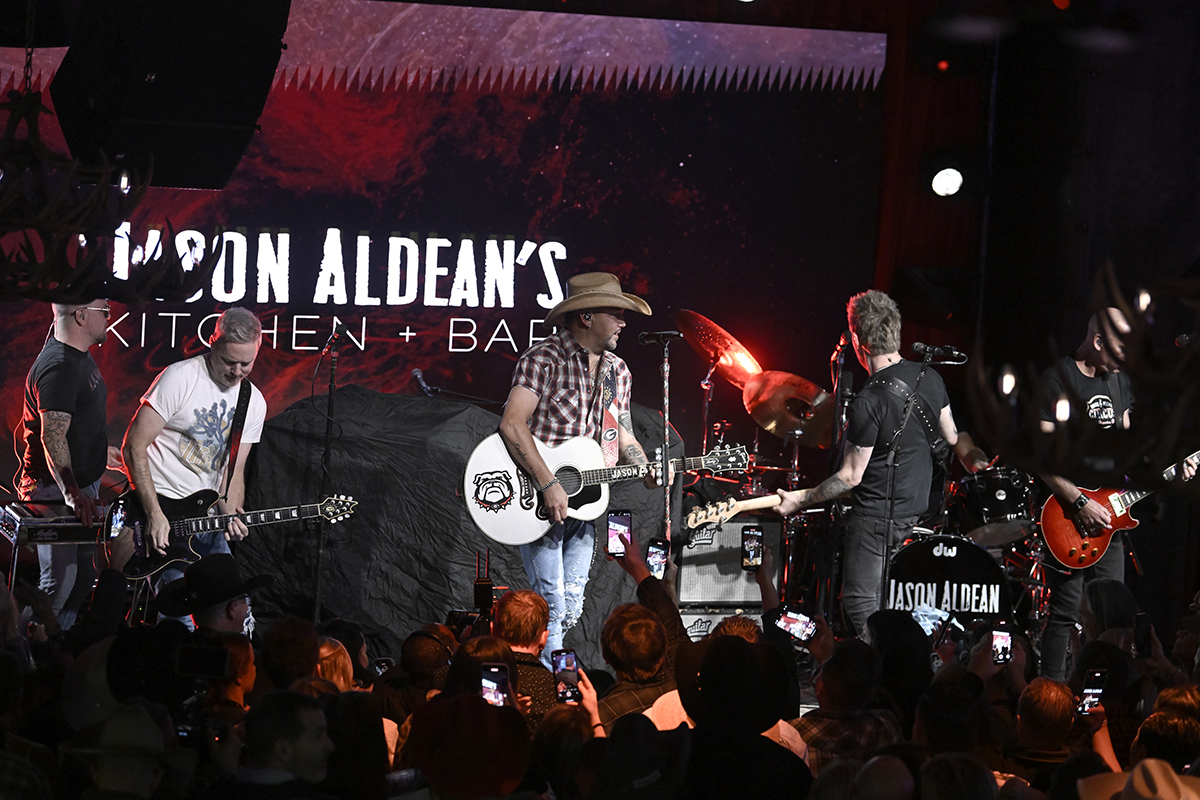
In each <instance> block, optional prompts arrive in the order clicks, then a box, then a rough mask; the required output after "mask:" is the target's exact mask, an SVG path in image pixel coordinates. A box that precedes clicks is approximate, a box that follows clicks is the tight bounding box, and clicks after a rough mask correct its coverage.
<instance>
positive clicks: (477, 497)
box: [463, 433, 750, 544]
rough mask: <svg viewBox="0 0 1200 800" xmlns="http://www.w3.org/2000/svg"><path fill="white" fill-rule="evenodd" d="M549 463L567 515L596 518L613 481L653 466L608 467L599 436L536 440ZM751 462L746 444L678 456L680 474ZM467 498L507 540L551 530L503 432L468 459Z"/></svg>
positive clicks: (484, 526)
mask: <svg viewBox="0 0 1200 800" xmlns="http://www.w3.org/2000/svg"><path fill="white" fill-rule="evenodd" d="M533 443H534V446H535V447H536V448H537V451H538V453H539V454H540V455H541V457H542V459H543V460H544V461H545V462H546V466H547V467H549V468H550V471H551V472H553V473H554V477H556V478H558V483H559V485H560V486H562V488H563V490H564V491H566V493H567V498H568V500H567V503H568V508H567V516H569V517H572V518H574V519H583V520H590V519H595V518H596V517H598V516H600V515H601V514H603V513H604V512H605V511H606V510H607V509H608V484H610V483H616V482H618V481H632V480H639V479H642V478H645V477H646V475H647V474H648V473H649V472H650V469H651V468H652V467H653V465H652V464H618V465H617V466H615V467H606V466H604V453H603V451H601V449H600V445H599V444H598V443H597V442H596V440H595V439H591V438H589V437H587V436H576V437H574V438H571V439H567V440H566V441H565V442H563V443H561V444H559V445H555V446H553V447H552V446H550V445H547V444H545V443H543V442H540V441H538V440H537V439H534V440H533ZM749 465H750V459H749V456H748V455H747V453H746V448H745V447H737V448H731V447H728V446H727V447H725V448H724V449H722V448H717V449H716V450H713V451H712V452H711V453H709V454H708V455H706V456H704V457H702V458H686V459H684V458H676V459H672V460H671V466H672V467H673V468H674V470H675V471H676V472H683V471H689V470H698V469H706V470H710V471H712V472H730V471H735V470H744V469H746V468H747V467H748V466H749ZM463 497H465V498H466V500H467V510H468V511H469V512H470V514H471V519H472V520H474V521H475V524H476V525H478V526H479V530H481V531H483V533H484V535H485V536H487V537H488V538H489V539H492V540H494V541H497V542H500V543H501V544H528V543H530V542H535V541H537V540H538V539H540V538H541V537H542V536H543V535H544V534H545V533H546V531H548V530H550V519H549V516H548V515H547V513H546V509H545V508H544V507H543V506H542V500H541V497H539V495H538V492H537V486H536V485H535V484H534V482H533V479H532V478H530V477H529V474H528V473H527V472H525V470H523V469H521V468H520V467H518V466H517V464H516V462H515V461H513V459H512V456H510V455H509V453H508V448H507V447H505V445H504V440H503V439H502V438H501V437H500V434H499V433H493V434H492V435H491V436H489V437H487V438H486V439H484V440H483V441H482V442H480V443H479V445H478V446H477V447H476V448H475V450H474V451H473V452H472V453H471V457H470V459H468V460H467V471H466V474H465V475H464V476H463Z"/></svg>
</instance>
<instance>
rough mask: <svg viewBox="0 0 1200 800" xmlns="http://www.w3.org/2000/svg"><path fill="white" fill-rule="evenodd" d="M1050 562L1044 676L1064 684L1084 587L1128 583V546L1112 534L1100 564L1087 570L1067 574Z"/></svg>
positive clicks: (1047, 573)
mask: <svg viewBox="0 0 1200 800" xmlns="http://www.w3.org/2000/svg"><path fill="white" fill-rule="evenodd" d="M1048 560H1049V562H1050V563H1047V564H1046V584H1047V585H1048V586H1049V587H1050V609H1049V615H1048V616H1049V619H1047V620H1046V630H1045V632H1043V633H1042V675H1044V676H1046V677H1047V678H1053V679H1054V680H1056V681H1062V680H1066V678H1067V643H1068V642H1069V641H1070V639H1071V628H1073V627H1074V626H1075V623H1076V622H1078V620H1079V601H1080V599H1081V598H1082V597H1083V587H1084V585H1086V584H1088V583H1091V582H1092V581H1094V580H1097V579H1098V578H1114V579H1116V580H1118V581H1123V580H1125V544H1124V540H1123V539H1122V538H1121V534H1120V533H1116V534H1113V537H1112V541H1111V542H1110V543H1109V545H1108V550H1107V551H1105V553H1104V555H1103V556H1101V557H1100V560H1099V561H1097V562H1096V563H1095V564H1093V565H1092V566H1090V567H1088V568H1087V569H1073V570H1069V571H1067V572H1066V574H1064V573H1063V572H1060V571H1059V570H1058V569H1055V568H1054V567H1055V566H1057V564H1055V562H1054V559H1053V558H1052V557H1049V558H1048ZM1052 565H1054V566H1052Z"/></svg>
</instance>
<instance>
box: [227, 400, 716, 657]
mask: <svg viewBox="0 0 1200 800" xmlns="http://www.w3.org/2000/svg"><path fill="white" fill-rule="evenodd" d="M326 401H327V398H326V396H324V395H322V396H319V397H316V398H314V399H312V400H302V401H300V402H297V403H295V404H293V405H292V406H291V407H289V408H288V409H286V410H285V411H284V412H283V413H281V414H279V415H278V416H275V417H273V418H272V419H270V420H268V421H267V424H266V426H265V428H264V430H263V436H262V441H261V442H260V443H259V444H258V445H256V446H255V447H254V450H253V452H252V457H251V466H250V469H249V472H248V477H247V480H248V486H247V498H246V508H247V509H260V508H277V507H283V506H288V505H295V504H297V503H301V502H303V503H313V502H317V501H319V500H320V499H322V496H320V494H319V490H320V487H321V456H322V448H323V444H324V436H325V409H326ZM334 417H335V420H336V425H335V427H334V437H333V448H332V455H331V460H330V477H329V484H328V485H329V492H328V494H336V495H349V496H352V497H353V498H354V499H355V500H356V501H358V506H357V507H356V509H355V512H354V514H353V516H351V517H350V518H349V519H348V520H345V521H343V522H340V523H338V524H336V525H333V526H331V527H329V528H328V533H329V535H330V537H331V538H334V539H336V540H340V541H339V542H337V543H334V544H332V545H331V546H330V547H328V548H327V549H326V552H325V557H324V559H323V565H322V570H321V578H322V584H321V592H322V597H321V618H322V619H328V618H330V617H334V616H337V617H342V618H344V619H349V620H353V621H355V622H358V623H360V624H361V625H362V626H363V627H364V629H365V630H366V632H367V635H368V639H369V641H370V645H369V649H370V652H371V653H372V656H382V655H391V656H393V657H398V656H399V652H400V644H401V642H402V641H403V640H404V637H405V636H407V635H408V633H409V632H410V631H412V630H413V629H414V628H416V627H417V626H418V625H421V624H422V623H425V622H431V621H437V622H440V621H442V620H444V619H445V617H446V613H447V612H448V611H449V610H451V609H455V608H468V607H470V605H471V602H472V584H473V581H474V578H475V561H476V554H478V555H479V557H480V564H482V563H483V556H484V553H485V551H486V549H487V548H488V547H489V546H490V547H491V565H490V570H489V574H490V576H491V578H492V580H493V581H494V582H495V583H496V584H497V585H507V586H510V587H512V588H526V587H528V585H529V584H528V580H527V579H526V576H525V569H524V567H523V566H522V563H521V554H520V552H519V551H518V549H517V548H516V547H511V546H507V545H502V544H498V543H495V542H492V541H491V540H490V539H488V538H487V537H486V536H484V535H483V534H482V533H481V532H480V531H479V530H478V529H477V528H476V527H475V525H474V523H473V522H472V521H471V518H470V516H469V515H468V513H467V508H466V505H465V503H464V501H463V498H462V488H461V487H462V480H463V473H464V471H465V468H466V463H467V459H468V458H469V457H470V455H471V451H472V450H473V449H474V447H475V445H476V444H478V443H479V442H480V441H481V440H482V439H483V438H484V437H486V436H488V435H490V434H492V433H494V432H495V431H496V430H497V429H498V427H499V423H500V418H499V416H497V415H496V414H493V413H491V412H489V411H484V410H482V409H480V408H478V407H476V406H473V405H470V404H466V403H460V402H452V401H446V400H441V399H434V398H426V397H414V396H410V395H401V394H383V393H380V392H375V391H371V390H368V389H364V388H362V387H360V386H346V387H343V388H340V389H338V390H337V391H336V394H335V396H334ZM633 418H634V432H635V434H636V435H637V437H638V439H639V440H640V441H641V442H642V445H643V447H644V448H645V449H646V452H647V453H649V454H653V452H654V448H655V447H656V446H657V444H658V443H659V442H661V441H662V414H661V413H660V412H657V411H650V410H649V409H646V408H642V407H639V406H634V407H633ZM682 455H683V446H682V442H681V441H680V440H679V439H678V437H677V436H676V435H675V434H674V431H672V446H671V457H672V458H679V457H681V456H682ZM693 455H695V454H693ZM677 485H678V481H677ZM609 507H610V508H628V509H630V510H631V511H632V512H633V520H634V532H635V534H636V536H637V538H638V540H639V541H640V542H641V543H642V545H643V547H644V545H645V542H646V540H647V539H649V538H650V537H651V536H653V535H659V533H660V532H661V530H662V494H661V490H651V489H647V488H646V487H645V486H643V485H642V484H641V483H638V482H633V483H623V484H616V485H614V486H613V487H612V494H611V497H610V503H609ZM672 509H673V510H675V511H677V510H678V509H679V490H678V488H677V489H676V491H675V494H674V496H673V499H672ZM673 516H675V518H676V522H675V523H674V525H673V526H672V527H673V529H674V530H676V531H678V530H680V523H679V521H678V516H679V515H678V513H676V514H674V515H673ZM598 522H599V523H601V524H602V523H603V517H601V518H600V520H599V521H598ZM312 537H313V534H311V533H310V532H309V531H308V529H307V528H306V527H305V526H304V525H303V524H296V523H289V524H283V525H274V526H266V527H261V528H256V529H255V530H254V531H253V532H252V533H251V535H250V536H249V537H248V538H247V539H246V540H245V541H243V542H241V543H240V544H239V545H238V549H237V558H238V561H239V563H240V568H241V571H242V574H243V576H250V575H256V574H259V573H266V574H271V575H274V576H275V581H274V582H273V583H272V584H271V585H270V586H267V587H265V588H263V589H260V590H258V591H256V592H255V595H254V602H253V605H254V614H255V617H256V618H257V619H258V620H259V623H260V624H261V625H264V626H265V625H269V624H270V621H271V620H272V619H274V618H276V617H278V616H280V615H281V614H287V613H291V614H297V615H300V616H304V617H310V616H311V615H312V609H313V600H314V595H315V579H314V574H315V570H314V567H315V564H316V560H317V559H316V547H315V545H314V544H313V538H312ZM602 548H603V537H602V536H601V535H598V536H597V555H596V557H595V558H594V559H593V562H592V571H591V578H590V580H589V582H588V590H587V595H586V601H585V604H584V613H583V619H582V621H581V623H580V624H579V625H577V626H576V627H575V628H574V629H572V630H571V631H570V632H569V633H568V634H567V637H566V646H568V647H573V648H575V650H576V651H577V652H578V654H579V657H580V659H581V661H582V662H583V663H584V664H585V665H588V664H591V665H601V664H602V663H603V660H602V658H601V656H600V631H601V628H602V627H603V625H604V620H605V619H606V618H607V616H608V614H609V612H610V611H611V610H612V609H613V608H614V607H615V606H616V605H618V604H620V603H626V602H634V601H635V600H636V597H635V587H634V585H633V581H632V580H630V578H629V577H628V576H627V575H626V574H625V573H624V572H623V571H622V570H621V569H620V567H618V566H617V565H616V564H615V563H612V562H610V561H608V560H607V559H606V558H604V556H603V553H602V552H600V551H601V550H602Z"/></svg>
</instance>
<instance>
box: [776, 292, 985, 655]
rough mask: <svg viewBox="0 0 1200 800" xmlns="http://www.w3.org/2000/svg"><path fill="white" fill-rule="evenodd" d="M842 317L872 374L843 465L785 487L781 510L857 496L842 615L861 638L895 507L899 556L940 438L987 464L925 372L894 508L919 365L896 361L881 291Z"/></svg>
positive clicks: (853, 411)
mask: <svg viewBox="0 0 1200 800" xmlns="http://www.w3.org/2000/svg"><path fill="white" fill-rule="evenodd" d="M846 316H847V318H848V319H849V322H850V334H851V342H852V344H853V346H854V353H855V355H856V356H858V361H859V363H860V364H862V366H863V368H864V369H866V370H867V372H868V374H870V376H871V379H870V380H869V381H868V382H867V384H866V385H865V386H864V387H863V389H862V391H860V392H859V393H858V394H857V396H855V398H854V400H852V401H851V403H850V407H849V413H848V424H847V429H846V449H845V455H844V457H843V461H842V465H841V467H840V468H839V469H838V471H837V472H836V473H834V474H833V475H831V476H830V477H828V478H826V479H825V480H824V481H823V482H822V483H821V484H820V485H818V486H816V487H814V488H812V489H800V490H799V491H795V492H788V491H784V490H782V489H781V490H780V491H779V494H780V497H781V498H782V503H781V504H780V505H779V507H778V511H779V513H781V514H785V515H786V514H792V513H795V512H796V511H797V510H799V509H802V508H808V507H810V506H817V505H821V504H823V503H826V502H828V501H830V500H832V499H834V498H836V497H841V496H843V495H845V494H852V498H853V499H852V505H851V513H850V514H849V515H848V516H847V517H846V518H845V519H844V520H843V530H844V533H845V540H844V541H845V549H844V551H843V553H842V608H843V612H844V614H845V617H846V621H847V622H848V623H849V625H851V626H852V627H853V628H854V631H855V633H857V634H860V635H862V634H865V632H866V624H867V617H869V616H870V615H871V614H872V613H873V612H875V611H876V610H878V609H879V608H880V602H881V598H880V594H879V590H880V585H879V584H880V578H881V577H882V574H883V559H884V550H885V548H884V537H885V533H886V530H887V524H888V522H887V520H888V514H889V508H891V509H894V510H893V511H892V512H891V513H893V515H894V516H893V518H892V546H893V550H892V552H893V553H894V552H895V549H896V548H897V547H898V546H899V545H900V544H901V543H902V542H903V541H904V540H905V539H906V538H907V537H908V536H909V535H910V534H911V532H912V529H913V525H914V524H915V523H916V521H917V518H918V517H919V516H920V515H921V514H923V513H924V512H925V510H926V506H927V505H928V503H929V485H930V480H931V479H932V476H933V460H932V455H931V453H932V449H931V444H932V443H933V441H934V440H936V439H937V438H938V437H939V436H940V438H942V439H943V440H944V441H945V442H946V444H948V445H949V446H950V447H951V448H952V449H953V451H954V454H955V455H956V456H958V458H959V460H960V461H961V462H962V464H963V466H964V467H966V469H968V470H969V471H971V472H975V471H977V470H980V469H984V468H986V467H987V465H988V459H987V456H986V455H984V453H983V451H982V450H980V449H979V448H978V447H977V446H976V445H975V442H974V441H973V440H972V439H971V436H970V435H969V434H967V433H966V432H965V431H963V432H960V431H959V430H958V427H957V426H956V425H955V423H954V415H953V414H952V413H951V411H950V399H949V397H948V396H947V395H946V386H945V384H944V383H943V382H942V378H941V376H940V375H938V374H937V373H936V372H934V371H933V370H931V369H930V370H926V372H925V375H924V377H923V378H922V379H921V383H920V386H919V387H918V388H917V400H916V402H915V403H914V405H913V411H912V416H911V418H910V419H909V421H908V424H907V425H906V426H905V428H904V433H903V435H902V436H901V437H900V441H899V442H898V445H897V452H896V469H895V473H896V477H895V497H894V505H892V503H891V502H890V501H889V498H888V491H887V483H888V468H887V450H888V447H889V446H890V444H891V442H892V437H893V435H894V433H895V431H896V430H897V429H899V427H900V422H901V420H902V419H903V417H904V405H905V398H906V397H907V396H909V395H910V394H911V393H912V391H913V387H915V386H916V384H917V374H918V373H919V372H920V369H921V365H920V364H918V363H915V362H912V361H906V360H905V359H903V358H901V357H900V352H899V351H900V309H899V308H898V307H897V306H896V302H895V301H894V300H892V298H890V297H888V296H887V295H886V294H884V293H883V292H878V291H874V290H872V291H869V292H863V293H862V294H858V295H855V296H854V297H852V298H850V301H849V302H848V303H847V304H846Z"/></svg>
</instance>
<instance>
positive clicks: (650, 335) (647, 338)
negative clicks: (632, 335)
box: [638, 331, 683, 344]
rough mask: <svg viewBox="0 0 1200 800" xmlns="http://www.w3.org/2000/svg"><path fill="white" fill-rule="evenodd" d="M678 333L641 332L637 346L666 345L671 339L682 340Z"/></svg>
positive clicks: (680, 334) (681, 335)
mask: <svg viewBox="0 0 1200 800" xmlns="http://www.w3.org/2000/svg"><path fill="white" fill-rule="evenodd" d="M682 338H683V334H682V333H680V332H679V331H643V332H642V333H639V334H638V343H639V344H666V343H667V342H669V341H671V340H672V339H682Z"/></svg>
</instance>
